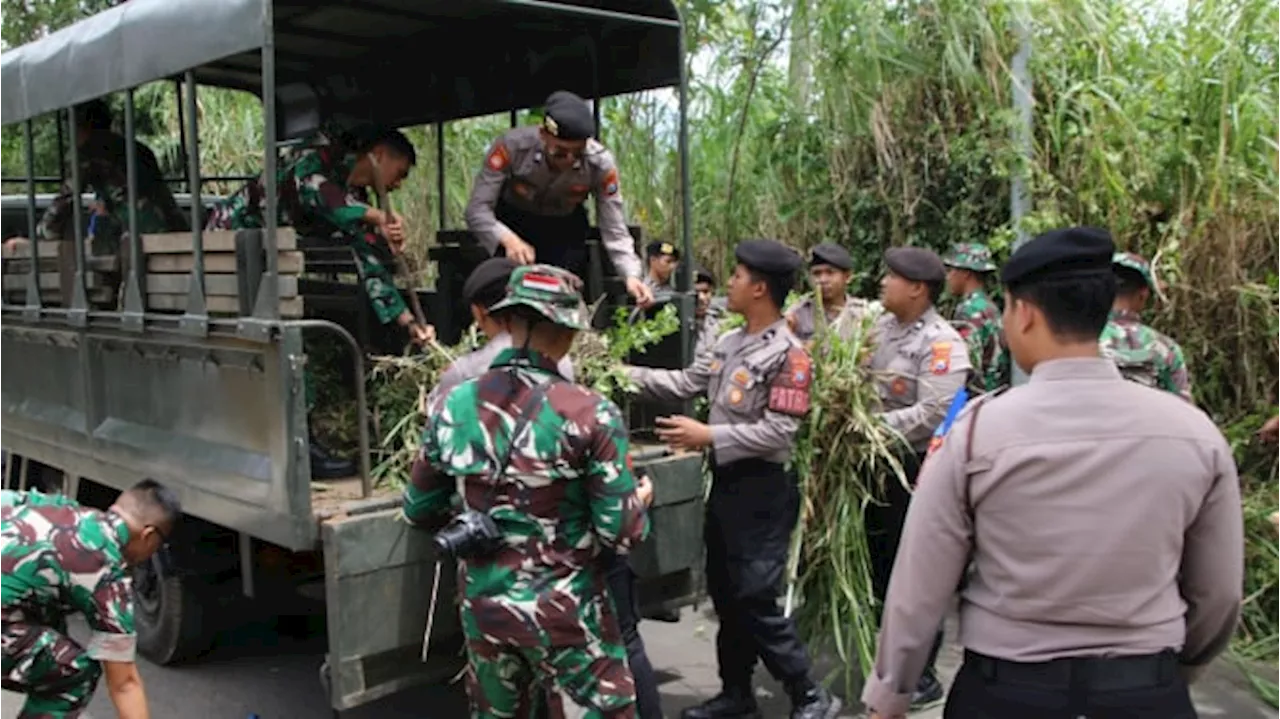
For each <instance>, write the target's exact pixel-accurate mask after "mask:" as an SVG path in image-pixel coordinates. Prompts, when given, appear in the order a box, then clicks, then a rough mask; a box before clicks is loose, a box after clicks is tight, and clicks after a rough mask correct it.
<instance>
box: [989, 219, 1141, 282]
mask: <svg viewBox="0 0 1280 719" xmlns="http://www.w3.org/2000/svg"><path fill="white" fill-rule="evenodd" d="M1115 251H1116V245H1115V242H1112V240H1111V233H1110V232H1107V231H1106V230H1103V229H1099V228H1097V227H1069V228H1066V229H1062V230H1052V231H1050V232H1046V233H1044V234H1043V235H1040V236H1039V237H1036V238H1034V239H1032V240H1031V241H1030V242H1027V244H1025V245H1023V246H1022V247H1019V248H1018V250H1017V251H1016V252H1014V253H1013V256H1012V257H1010V258H1009V261H1008V262H1006V263H1005V264H1004V267H1003V268H1002V269H1001V270H1000V281H1001V282H1003V283H1004V284H1006V285H1014V284H1021V283H1025V282H1028V281H1031V280H1035V279H1039V278H1043V277H1064V276H1073V275H1074V276H1084V275H1092V274H1102V273H1107V272H1111V258H1112V256H1114V254H1115Z"/></svg>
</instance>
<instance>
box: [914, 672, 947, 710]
mask: <svg viewBox="0 0 1280 719" xmlns="http://www.w3.org/2000/svg"><path fill="white" fill-rule="evenodd" d="M942 694H943V692H942V682H940V681H938V673H937V672H935V671H934V670H933V667H928V668H926V669H925V670H924V674H921V675H920V681H919V682H917V683H916V690H915V691H914V692H912V693H911V706H912V707H913V708H914V707H920V706H924V705H925V704H932V703H934V702H936V701H938V700H939V699H941V698H942Z"/></svg>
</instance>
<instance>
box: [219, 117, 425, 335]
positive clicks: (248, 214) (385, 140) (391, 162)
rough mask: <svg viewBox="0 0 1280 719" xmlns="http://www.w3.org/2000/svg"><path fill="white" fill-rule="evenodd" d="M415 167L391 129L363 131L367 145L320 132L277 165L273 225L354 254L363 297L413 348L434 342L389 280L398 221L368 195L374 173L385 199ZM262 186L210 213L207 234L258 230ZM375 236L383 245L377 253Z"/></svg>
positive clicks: (400, 234) (400, 235) (398, 241)
mask: <svg viewBox="0 0 1280 719" xmlns="http://www.w3.org/2000/svg"><path fill="white" fill-rule="evenodd" d="M416 163H417V153H416V152H415V151H414V149H413V144H412V143H410V142H409V139H408V138H406V137H405V136H404V135H403V134H402V133H400V132H398V131H396V130H385V131H381V132H369V133H367V136H366V137H365V138H363V139H362V138H358V137H355V136H353V135H349V134H341V133H338V132H336V131H334V130H332V129H329V130H325V131H321V132H319V133H317V134H316V135H315V136H313V137H312V138H311V139H310V140H308V141H307V142H306V143H304V145H303V147H301V148H299V149H296V150H294V151H293V152H291V153H289V154H287V155H286V156H285V157H284V158H283V161H282V162H281V163H280V169H279V172H278V175H277V178H276V187H277V188H278V192H279V193H280V198H279V199H280V201H279V203H278V207H279V211H280V217H279V218H278V224H282V225H284V224H288V225H293V227H294V228H295V229H296V230H297V232H298V234H300V235H306V236H309V237H333V238H336V239H341V240H343V241H345V242H347V243H349V244H350V245H351V247H352V249H354V250H355V253H356V258H357V259H358V261H359V262H360V266H361V270H362V272H363V274H364V288H365V293H366V294H367V295H368V296H369V300H370V302H371V303H372V305H373V310H374V314H375V315H376V316H377V318H378V321H379V322H381V323H382V324H390V323H391V322H396V323H397V324H399V325H401V326H403V327H405V328H407V329H408V331H409V333H410V337H411V338H412V339H413V340H414V341H416V342H425V341H427V340H429V339H430V338H431V336H432V332H431V329H430V328H428V327H423V326H420V325H418V324H417V323H416V322H415V321H414V317H413V313H411V312H410V311H409V308H408V306H407V305H406V304H405V301H404V298H403V297H401V296H400V291H399V290H398V289H396V286H395V283H394V282H393V281H392V275H393V271H392V266H393V263H394V257H393V253H396V254H398V253H399V252H401V251H402V248H403V245H404V240H405V234H404V225H403V223H402V221H401V218H400V216H399V215H397V214H395V213H394V212H386V211H383V210H381V209H378V208H375V207H372V206H370V205H369V198H368V190H369V188H370V187H376V185H377V176H376V174H375V173H377V174H381V179H382V184H383V186H384V187H386V189H387V191H388V192H390V191H392V190H395V189H396V188H398V187H399V186H400V183H401V182H402V181H403V180H404V178H405V177H406V176H407V175H408V174H409V169H410V168H412V167H413V166H414V165H415V164H416ZM264 193H265V186H264V184H263V182H262V181H261V179H258V180H255V181H253V182H250V183H249V184H247V185H245V186H244V187H243V188H241V189H240V190H239V191H238V192H236V193H235V194H234V195H232V196H231V197H229V198H227V199H226V200H224V201H223V202H221V203H220V204H218V205H217V206H215V207H214V208H213V211H212V212H211V214H210V216H209V221H208V223H207V225H206V227H207V229H210V230H219V229H221V230H238V229H245V228H257V227H262V226H263V225H264V222H265V219H264V217H263V209H264V207H265V198H264V196H263V195H264ZM375 230H377V231H378V232H380V233H381V234H382V236H383V237H385V238H386V239H387V242H388V245H389V248H390V252H388V251H387V250H385V249H383V248H382V247H381V246H380V244H379V241H378V236H377V234H375Z"/></svg>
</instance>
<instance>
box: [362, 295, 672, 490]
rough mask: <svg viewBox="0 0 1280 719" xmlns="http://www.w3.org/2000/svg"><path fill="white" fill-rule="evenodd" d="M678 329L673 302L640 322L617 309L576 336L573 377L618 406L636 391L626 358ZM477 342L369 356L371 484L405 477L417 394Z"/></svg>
mask: <svg viewBox="0 0 1280 719" xmlns="http://www.w3.org/2000/svg"><path fill="white" fill-rule="evenodd" d="M679 328H680V320H679V316H678V314H677V312H676V307H675V306H674V305H667V306H666V307H664V308H663V309H662V311H660V312H659V313H658V314H657V315H656V316H655V317H653V318H652V319H647V320H640V321H636V320H635V319H634V318H633V317H632V316H631V313H630V312H629V311H628V310H627V309H626V308H619V309H618V310H617V311H616V313H615V315H614V324H613V326H612V327H610V328H609V329H607V330H605V331H604V332H581V333H579V334H578V339H577V341H575V342H574V344H573V348H572V349H571V350H570V352H569V357H570V359H571V360H572V361H573V366H574V375H575V377H574V379H575V380H576V381H577V382H578V383H579V384H583V385H586V386H587V387H590V388H592V389H593V390H595V391H597V392H599V393H601V394H603V395H605V396H606V397H610V398H611V399H613V400H614V401H615V402H618V403H619V404H621V403H622V402H623V400H624V398H625V396H626V395H627V394H628V393H632V392H634V391H635V389H636V388H635V385H634V384H633V383H632V382H631V381H630V379H628V378H627V375H626V373H625V372H624V371H623V364H625V362H626V361H627V358H628V357H629V356H630V355H631V353H632V352H637V351H642V350H644V349H645V348H646V347H649V346H650V345H652V344H654V343H656V342H658V341H659V340H661V339H662V338H663V337H665V336H667V335H669V334H671V333H673V332H675V331H677V330H679ZM482 341H483V340H482V339H481V337H480V336H479V335H478V334H477V333H475V332H474V330H473V331H472V332H470V333H468V334H467V335H465V336H464V337H463V340H462V342H460V343H459V344H458V345H456V346H454V347H449V348H446V347H441V346H439V345H435V346H433V347H430V348H428V349H427V350H426V351H424V352H422V353H419V354H413V355H405V356H399V357H393V356H382V357H375V358H373V369H372V371H371V372H370V374H369V397H370V398H371V399H370V414H371V416H372V418H373V421H374V432H375V435H374V436H375V437H377V439H378V442H377V447H376V448H375V453H376V454H375V457H374V461H373V478H374V481H375V482H377V483H380V484H381V483H389V484H391V485H392V486H402V485H403V484H404V483H405V482H407V481H408V479H409V470H410V468H411V467H412V466H413V460H414V457H416V456H417V452H418V447H419V446H420V444H421V441H422V428H423V415H422V412H421V410H420V407H421V403H422V400H423V398H424V397H425V396H426V393H427V392H429V391H430V390H431V388H432V387H434V386H435V385H436V383H437V382H438V381H439V379H440V375H441V374H442V373H443V372H444V370H445V368H447V367H448V366H449V363H451V362H452V361H453V360H454V359H455V358H457V357H459V356H461V355H463V354H465V353H467V352H469V351H471V350H472V349H475V348H476V347H478V346H480V344H481V343H482Z"/></svg>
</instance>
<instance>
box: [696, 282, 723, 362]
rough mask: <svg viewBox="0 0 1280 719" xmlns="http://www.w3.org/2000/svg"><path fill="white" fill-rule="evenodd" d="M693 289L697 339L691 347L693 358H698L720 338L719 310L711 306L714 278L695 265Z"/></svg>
mask: <svg viewBox="0 0 1280 719" xmlns="http://www.w3.org/2000/svg"><path fill="white" fill-rule="evenodd" d="M693 277H694V281H693V289H694V291H696V292H697V293H698V304H697V306H696V309H695V310H694V320H695V322H696V324H697V327H696V329H697V338H696V341H695V342H694V345H693V356H694V357H698V356H699V355H701V354H703V353H704V352H710V351H711V348H712V347H715V344H716V340H718V339H719V338H720V320H721V316H720V310H719V308H716V307H712V306H711V299H712V297H714V296H715V293H716V276H715V275H713V274H711V270H708V269H707V268H705V267H703V266H702V265H697V266H696V267H695V268H694V273H693Z"/></svg>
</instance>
